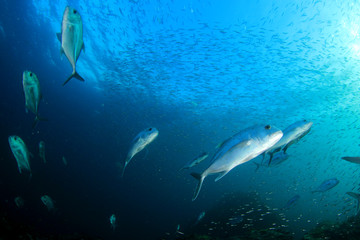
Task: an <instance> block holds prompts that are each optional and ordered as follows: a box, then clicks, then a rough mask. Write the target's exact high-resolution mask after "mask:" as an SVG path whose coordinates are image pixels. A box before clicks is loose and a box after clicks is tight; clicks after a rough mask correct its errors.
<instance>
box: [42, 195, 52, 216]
mask: <svg viewBox="0 0 360 240" xmlns="http://www.w3.org/2000/svg"><path fill="white" fill-rule="evenodd" d="M40 199H41V201H42V202H43V204H44V205H45V206H46V207H47V209H48V211H49V212H51V211H54V210H55V205H54V201H53V200H52V199H51V197H49V196H48V195H44V196H41V198H40Z"/></svg>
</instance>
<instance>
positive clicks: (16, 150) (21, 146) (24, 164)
mask: <svg viewBox="0 0 360 240" xmlns="http://www.w3.org/2000/svg"><path fill="white" fill-rule="evenodd" d="M8 140H9V145H10V148H11V151H12V153H13V155H14V157H15V159H16V162H17V164H18V169H19V172H20V173H23V171H24V170H25V171H28V172H29V173H30V176H31V168H30V162H29V159H30V154H29V151H28V149H27V147H26V145H25V143H24V141H23V140H22V139H21V138H20V137H18V136H10V137H9V138H8Z"/></svg>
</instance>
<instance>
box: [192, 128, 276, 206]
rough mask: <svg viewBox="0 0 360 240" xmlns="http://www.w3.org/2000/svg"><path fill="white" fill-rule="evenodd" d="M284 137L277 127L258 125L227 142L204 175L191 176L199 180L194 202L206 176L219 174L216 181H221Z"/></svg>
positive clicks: (195, 174) (194, 174)
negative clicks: (237, 167) (235, 168)
mask: <svg viewBox="0 0 360 240" xmlns="http://www.w3.org/2000/svg"><path fill="white" fill-rule="evenodd" d="M282 135H283V134H282V132H281V130H279V129H277V128H276V127H271V126H270V125H266V126H265V125H258V126H253V127H249V128H247V129H244V130H242V131H241V132H239V133H238V134H236V135H234V136H233V137H231V138H229V139H228V140H226V141H225V142H224V143H223V144H222V145H221V146H220V148H219V149H218V151H217V152H216V153H215V155H214V157H213V159H212V162H211V164H210V166H209V167H208V168H207V169H206V170H205V171H204V172H203V173H202V174H197V173H192V174H191V175H192V176H193V177H195V178H196V179H197V180H199V183H198V185H197V188H196V190H195V193H194V196H193V201H194V200H195V199H196V198H197V196H198V194H199V191H200V189H201V186H202V182H203V180H204V178H205V177H206V176H208V175H209V174H215V173H219V176H218V177H217V178H216V180H215V181H217V180H219V179H221V178H222V177H223V176H225V175H226V174H227V173H228V172H229V171H230V170H232V169H233V168H234V167H236V166H238V165H240V164H243V163H245V162H247V161H250V160H251V159H253V158H255V157H256V156H258V155H259V154H261V153H263V152H264V151H266V150H267V149H269V148H270V147H272V146H273V145H274V144H275V143H276V142H277V141H279V139H280V138H281V137H282Z"/></svg>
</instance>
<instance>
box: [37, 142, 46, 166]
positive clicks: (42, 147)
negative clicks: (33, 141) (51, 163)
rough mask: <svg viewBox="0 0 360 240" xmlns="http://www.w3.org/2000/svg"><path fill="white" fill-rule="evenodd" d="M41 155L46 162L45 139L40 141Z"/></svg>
mask: <svg viewBox="0 0 360 240" xmlns="http://www.w3.org/2000/svg"><path fill="white" fill-rule="evenodd" d="M39 156H40V158H41V159H42V160H43V161H44V163H46V158H45V142H44V141H40V142H39Z"/></svg>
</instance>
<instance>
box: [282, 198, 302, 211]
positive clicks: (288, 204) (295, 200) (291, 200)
mask: <svg viewBox="0 0 360 240" xmlns="http://www.w3.org/2000/svg"><path fill="white" fill-rule="evenodd" d="M299 199H300V195H295V196H293V197H292V198H290V199H289V201H287V203H286V204H285V206H284V207H283V209H285V210H287V209H289V208H291V207H293V206H294V205H295V203H297V201H298V200H299Z"/></svg>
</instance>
